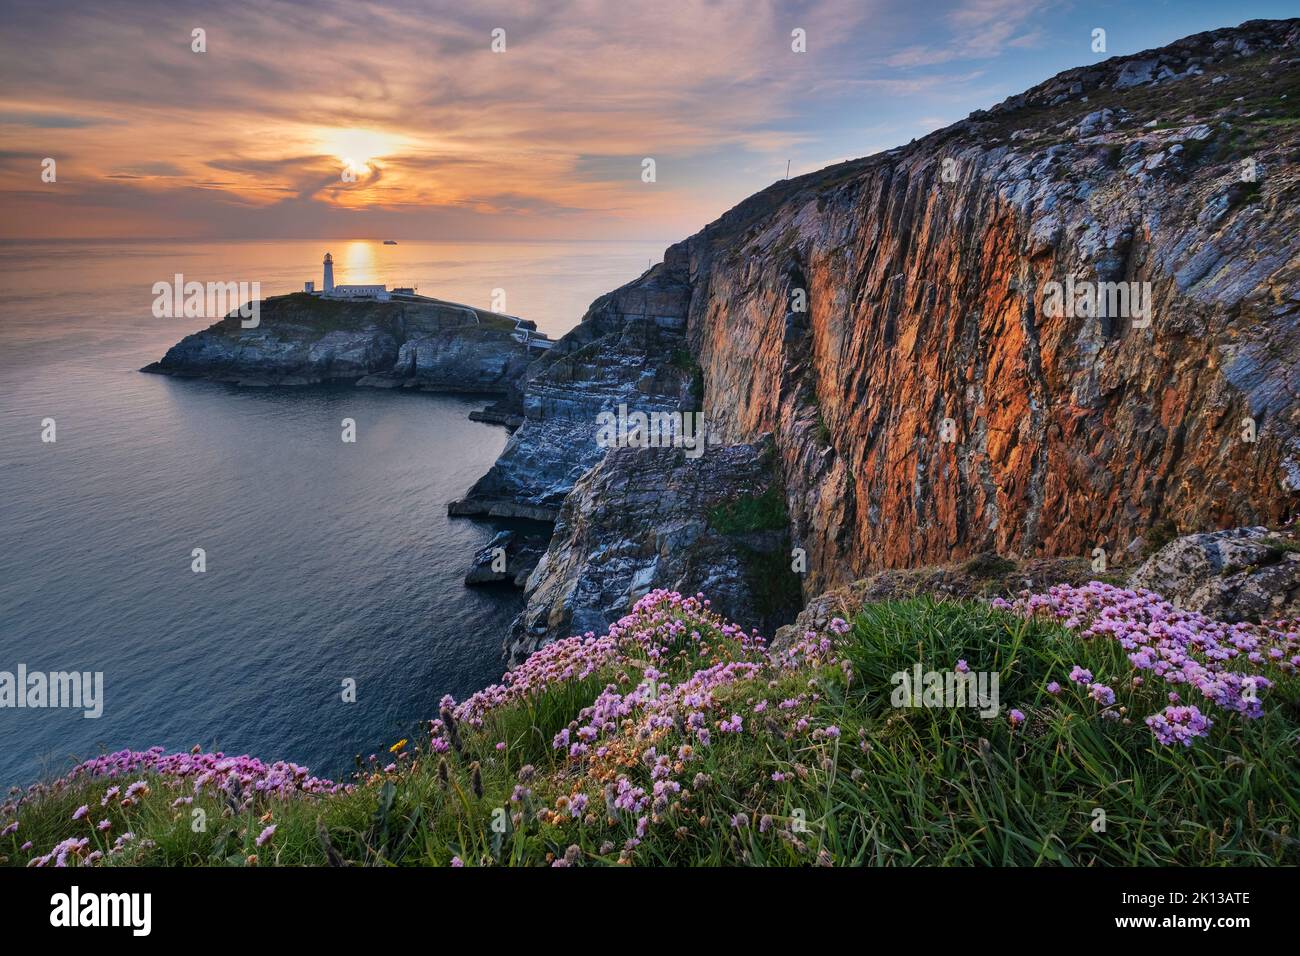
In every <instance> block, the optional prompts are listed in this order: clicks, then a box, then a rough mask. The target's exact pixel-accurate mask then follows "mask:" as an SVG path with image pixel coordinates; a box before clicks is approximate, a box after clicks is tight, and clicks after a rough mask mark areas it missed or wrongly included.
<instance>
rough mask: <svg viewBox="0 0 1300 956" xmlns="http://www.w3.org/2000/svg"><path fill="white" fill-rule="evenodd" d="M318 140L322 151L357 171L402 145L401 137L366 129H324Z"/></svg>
mask: <svg viewBox="0 0 1300 956" xmlns="http://www.w3.org/2000/svg"><path fill="white" fill-rule="evenodd" d="M318 142H319V147H320V149H321V151H322V152H325V153H328V154H330V155H331V156H334V157H335V158H336V159H337V160H338V161H339V162H340V163H341V164H343V165H344V166H350V167H352V168H353V169H354V170H356V171H357V172H365V171H368V170H369V169H370V164H371V163H372V162H374V161H375V160H378V159H382V158H383V157H385V156H389V155H392V154H393V153H396V152H399V151H400V150H401V149H402V147H403V141H402V139H401V137H398V136H394V135H392V134H390V133H379V132H376V131H374V130H368V129H331V130H324V131H323V132H321V134H320V136H319V140H318Z"/></svg>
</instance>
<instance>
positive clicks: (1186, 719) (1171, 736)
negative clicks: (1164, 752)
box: [1147, 705, 1214, 747]
mask: <svg viewBox="0 0 1300 956" xmlns="http://www.w3.org/2000/svg"><path fill="white" fill-rule="evenodd" d="M1213 725H1214V722H1213V721H1212V720H1210V718H1208V717H1206V716H1205V715H1203V714H1202V713H1201V712H1200V711H1199V710H1198V709H1197V708H1195V707H1175V706H1172V705H1171V706H1169V707H1166V708H1165V709H1164V713H1161V714H1152V715H1151V716H1150V717H1148V718H1147V726H1148V727H1150V728H1151V730H1152V732H1153V733H1154V734H1155V735H1156V739H1157V740H1159V741H1160V742H1161V743H1162V744H1165V745H1166V746H1168V745H1169V744H1182V745H1183V746H1184V747H1190V746H1191V745H1192V739H1193V738H1195V737H1208V736H1209V735H1210V728H1211V727H1212V726H1213Z"/></svg>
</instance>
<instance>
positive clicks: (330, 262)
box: [323, 252, 334, 295]
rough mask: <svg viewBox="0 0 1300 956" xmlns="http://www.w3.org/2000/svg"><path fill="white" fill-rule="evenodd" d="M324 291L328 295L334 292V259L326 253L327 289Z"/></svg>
mask: <svg viewBox="0 0 1300 956" xmlns="http://www.w3.org/2000/svg"><path fill="white" fill-rule="evenodd" d="M323 291H324V293H325V294H326V295H329V294H330V293H331V292H333V291H334V257H333V256H332V255H330V254H329V253H328V252H327V253H325V287H324V289H323Z"/></svg>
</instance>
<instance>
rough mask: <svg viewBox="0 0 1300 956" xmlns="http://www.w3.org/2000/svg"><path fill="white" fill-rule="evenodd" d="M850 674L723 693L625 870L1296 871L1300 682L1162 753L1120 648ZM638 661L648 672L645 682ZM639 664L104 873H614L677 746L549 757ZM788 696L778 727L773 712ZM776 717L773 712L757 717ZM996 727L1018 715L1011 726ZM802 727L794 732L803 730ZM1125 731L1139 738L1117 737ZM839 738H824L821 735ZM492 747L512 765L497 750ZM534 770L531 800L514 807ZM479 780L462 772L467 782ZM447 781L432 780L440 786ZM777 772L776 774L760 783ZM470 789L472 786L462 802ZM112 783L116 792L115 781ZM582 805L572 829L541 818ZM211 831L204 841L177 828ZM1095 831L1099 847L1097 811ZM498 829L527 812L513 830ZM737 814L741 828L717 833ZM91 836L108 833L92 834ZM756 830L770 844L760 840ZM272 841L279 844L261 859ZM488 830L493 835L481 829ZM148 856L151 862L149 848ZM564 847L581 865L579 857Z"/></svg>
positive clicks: (960, 612) (923, 624)
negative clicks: (924, 703)
mask: <svg viewBox="0 0 1300 956" xmlns="http://www.w3.org/2000/svg"><path fill="white" fill-rule="evenodd" d="M706 637H707V638H708V643H709V645H710V649H709V651H708V652H707V653H705V654H703V655H700V654H694V653H692V652H691V651H690V650H689V649H688V648H683V649H682V650H681V651H680V652H679V653H677V654H675V655H670V656H669V657H668V658H667V661H666V663H664V664H662V665H661V670H662V671H664V672H665V673H666V674H667V675H668V677H667V678H666V679H671V680H672V681H680V680H682V679H684V678H685V677H686V676H687V675H688V674H690V673H691V672H692V671H693V670H694V669H695V668H697V667H700V666H704V665H707V664H709V663H711V662H713V661H715V660H725V659H727V658H728V657H729V656H734V655H736V654H738V653H739V652H738V651H737V650H736V648H735V645H734V642H732V643H729V642H728V640H727V639H726V638H724V637H722V636H721V634H720V633H711V634H708V635H706ZM841 652H842V654H843V657H844V659H845V660H846V661H848V662H849V663H851V665H852V667H851V674H852V676H851V677H849V676H847V672H846V670H845V668H844V667H843V666H837V665H835V664H808V665H805V666H804V667H802V668H800V669H796V670H790V671H785V672H774V671H765V672H762V673H760V674H759V675H757V676H756V677H754V678H752V679H745V680H741V681H739V682H737V683H735V684H732V685H728V686H725V687H722V688H720V689H719V690H717V691H716V692H715V693H716V695H717V697H718V699H719V700H718V702H719V710H718V711H716V712H715V714H725V713H731V712H734V713H736V714H740V715H743V717H744V720H745V731H744V733H742V734H726V735H724V734H720V733H715V734H714V735H713V741H712V743H711V745H710V746H708V747H698V748H697V749H696V756H695V757H694V758H693V759H691V760H689V761H688V762H686V763H684V764H681V765H677V766H674V768H673V772H672V779H674V780H678V781H680V782H681V784H682V788H683V789H682V792H681V793H679V794H675V795H673V798H672V799H671V801H666V802H667V803H668V805H667V806H665V807H663V808H662V809H661V812H660V813H659V814H657V815H656V816H657V819H656V821H655V822H651V823H650V824H649V826H648V829H647V830H646V833H645V835H644V837H643V839H642V841H641V843H640V845H639V846H637V847H636V848H635V849H634V850H633V851H631V853H630V854H629V855H628V856H627V857H626V858H625V859H624V862H634V863H637V864H661V865H718V864H724V865H734V864H742V865H744V864H748V865H809V864H815V863H817V862H819V861H820V862H822V863H834V864H836V865H845V864H872V865H897V866H912V865H1040V864H1052V865H1063V866H1090V865H1101V864H1107V865H1119V866H1126V865H1170V864H1195V865H1210V866H1214V865H1243V864H1291V865H1294V864H1296V863H1300V842H1298V841H1297V839H1296V837H1297V834H1296V832H1295V831H1296V821H1297V820H1300V764H1298V763H1297V761H1296V759H1295V746H1296V739H1297V729H1298V728H1297V718H1298V716H1300V694H1298V689H1297V682H1296V680H1295V679H1294V678H1289V679H1287V680H1284V681H1281V682H1279V683H1278V685H1277V686H1276V687H1275V688H1274V689H1273V690H1271V691H1270V692H1269V694H1268V697H1267V698H1266V701H1265V703H1266V715H1265V716H1264V717H1263V718H1261V719H1260V720H1257V721H1248V720H1245V719H1244V718H1242V717H1240V716H1238V715H1229V714H1226V713H1224V712H1222V711H1220V710H1218V709H1214V710H1213V715H1214V718H1215V726H1214V728H1213V731H1212V732H1211V736H1210V737H1209V738H1208V739H1203V740H1198V741H1197V743H1196V745H1195V746H1194V747H1192V748H1190V749H1184V748H1181V747H1177V748H1167V747H1162V746H1160V745H1159V744H1157V743H1156V742H1155V740H1154V738H1153V736H1152V735H1151V733H1150V731H1149V730H1148V729H1147V728H1146V727H1145V726H1144V725H1143V724H1142V721H1141V719H1140V717H1141V715H1144V714H1148V713H1151V712H1153V711H1155V710H1158V709H1159V708H1160V707H1161V706H1162V705H1163V699H1162V690H1161V688H1158V687H1153V686H1146V687H1141V688H1136V689H1135V688H1133V687H1131V686H1129V685H1128V684H1127V681H1126V680H1125V679H1124V675H1126V674H1128V673H1129V668H1128V665H1127V662H1126V661H1125V660H1124V659H1123V655H1122V651H1121V650H1120V648H1119V647H1118V646H1117V645H1116V644H1115V643H1114V642H1109V641H1103V640H1100V639H1094V640H1090V641H1089V640H1084V639H1082V638H1080V637H1079V636H1078V635H1076V634H1074V633H1073V632H1071V631H1068V630H1066V629H1064V628H1063V627H1060V626H1059V625H1057V624H1054V623H1049V622H1046V621H1042V620H1030V621H1026V620H1024V619H1021V618H1019V617H1015V616H1011V615H1008V614H1005V613H1001V612H998V611H995V610H992V609H990V608H988V607H987V606H984V605H976V604H965V603H956V602H946V603H945V602H935V601H933V600H930V599H914V600H909V601H900V602H888V603H882V604H875V605H868V606H867V607H865V608H864V609H863V610H862V612H861V613H860V614H859V615H858V616H857V618H856V619H855V620H854V622H853V627H852V630H851V632H850V633H849V634H848V635H847V636H846V637H845V638H843V639H842V644H841ZM959 658H964V659H966V660H967V661H968V662H969V666H970V668H971V670H972V671H977V672H978V671H986V672H991V673H996V674H997V675H998V676H999V680H1000V696H1001V703H1002V707H1003V713H1002V714H1000V715H999V716H998V717H995V718H993V719H984V718H982V717H981V716H979V714H978V713H976V712H974V711H972V710H970V709H960V708H953V709H919V708H918V709H908V708H903V709H900V708H896V707H894V706H893V705H892V703H891V692H892V689H893V680H892V676H893V674H894V673H895V672H898V671H910V670H911V668H912V665H913V664H914V663H915V662H917V661H920V662H921V663H922V665H923V667H924V668H925V669H932V670H949V669H951V668H952V666H953V665H954V664H955V662H956V661H957V660H958V659H959ZM643 663H644V662H643ZM1076 663H1077V664H1081V665H1083V666H1086V667H1089V668H1090V669H1092V670H1093V671H1094V673H1096V674H1097V679H1098V680H1106V681H1108V682H1109V683H1110V684H1111V685H1112V686H1113V687H1114V689H1115V691H1116V693H1117V695H1118V699H1117V701H1116V703H1115V705H1114V706H1113V707H1112V708H1111V711H1113V712H1114V713H1115V714H1116V715H1117V716H1116V719H1106V718H1105V717H1103V716H1102V715H1101V714H1100V713H1099V710H1100V706H1099V705H1097V704H1096V703H1095V702H1093V701H1092V700H1091V699H1089V698H1087V697H1086V696H1084V695H1083V694H1081V693H1078V692H1077V691H1076V690H1075V688H1074V686H1073V685H1069V686H1067V688H1066V691H1065V693H1064V694H1062V695H1061V696H1060V697H1059V698H1058V697H1052V696H1051V695H1049V694H1047V693H1046V692H1045V691H1044V690H1043V687H1044V685H1045V683H1046V682H1047V681H1048V680H1051V679H1056V680H1058V681H1060V682H1061V683H1062V684H1067V685H1068V684H1069V682H1068V681H1067V680H1066V677H1065V675H1066V674H1067V673H1068V671H1069V669H1070V667H1071V666H1072V665H1074V664H1076ZM639 679H640V674H639V671H638V669H637V667H636V666H633V665H632V664H628V665H625V666H623V667H621V668H613V669H611V670H609V671H608V672H605V673H599V674H593V675H592V676H590V677H588V678H586V679H584V680H581V681H574V682H570V683H560V684H553V685H551V686H550V687H549V688H548V689H547V690H546V691H545V692H544V693H540V694H537V695H535V696H533V697H531V698H529V699H528V700H527V701H526V702H523V703H519V704H515V705H511V706H508V707H505V708H503V709H501V710H500V711H498V712H497V713H496V714H495V715H494V716H493V717H492V718H491V720H490V721H489V723H488V724H487V725H486V726H484V727H483V728H482V729H480V730H472V731H467V732H464V733H463V738H464V747H463V752H462V753H459V754H457V753H455V752H452V753H450V754H448V755H447V756H446V757H442V756H439V755H437V754H433V753H429V752H428V751H427V750H425V749H423V748H422V747H418V746H415V747H408V748H406V750H407V753H408V754H409V755H410V756H409V757H408V758H406V759H403V760H401V761H399V763H400V765H401V766H400V769H399V770H397V771H396V772H392V773H384V772H378V771H376V772H373V773H370V774H368V775H366V776H364V777H362V778H361V780H360V782H359V784H358V786H357V788H356V789H355V790H354V791H353V792H351V793H348V794H341V795H336V796H331V797H318V798H310V799H304V798H299V799H293V800H282V799H269V800H265V801H262V802H259V803H258V804H257V805H256V806H255V807H254V808H253V809H252V810H250V811H248V812H245V813H242V814H240V813H235V812H232V811H231V809H230V808H228V807H226V806H225V805H224V804H223V802H222V801H221V800H219V799H216V798H214V797H204V798H200V799H196V801H195V803H194V805H193V807H181V808H179V809H175V810H174V809H172V808H171V801H172V800H173V799H174V797H175V796H176V793H177V792H183V791H172V790H169V789H167V787H166V785H165V783H164V782H162V781H159V780H154V781H153V782H152V784H151V785H152V790H151V792H150V793H149V794H148V795H147V796H146V797H145V798H144V799H143V800H142V801H141V803H140V804H138V805H137V806H136V807H132V808H130V810H128V811H126V815H125V816H123V813H122V811H120V810H115V811H113V813H114V815H115V820H114V830H113V831H112V833H114V834H115V833H118V832H121V831H122V830H123V829H125V828H128V827H129V828H130V829H131V830H132V831H133V832H135V833H136V834H137V841H136V843H135V847H136V849H135V850H133V851H131V852H128V853H125V854H121V855H119V856H115V857H111V858H108V859H107V860H106V861H105V862H107V863H112V864H116V865H124V864H133V863H146V864H162V865H246V864H247V863H248V862H249V858H250V857H251V856H253V855H256V857H257V860H256V862H257V863H258V864H259V865H268V864H272V863H278V864H312V865H328V864H330V863H331V862H333V863H334V864H335V865H376V866H389V865H447V864H448V863H449V862H450V861H451V859H452V858H453V857H459V858H460V859H461V860H463V861H464V862H465V863H466V865H475V864H508V865H545V864H547V863H549V862H551V861H552V860H554V859H557V858H560V857H563V856H564V854H565V853H566V851H567V852H569V853H570V855H571V857H572V858H573V859H574V861H575V862H580V863H583V864H587V865H600V864H612V863H617V862H619V861H620V854H621V853H622V851H623V847H624V845H625V843H626V841H627V840H628V839H629V838H630V837H632V836H634V834H635V831H636V825H637V824H636V820H635V819H632V818H631V817H630V816H629V815H627V814H626V813H622V814H610V813H608V812H607V811H606V809H605V804H604V798H603V796H602V793H603V786H604V783H605V781H607V780H610V779H613V777H614V775H615V774H617V773H621V774H626V775H627V776H628V777H629V779H630V780H631V781H632V782H633V783H635V784H636V785H637V786H641V787H645V788H646V789H647V790H649V789H650V787H651V786H652V781H651V778H650V772H649V768H648V766H647V765H646V764H645V762H644V761H642V760H640V759H638V755H639V753H640V752H641V750H642V749H643V748H644V747H646V746H650V745H653V746H655V747H656V748H657V751H658V753H660V754H670V755H671V754H676V753H677V748H678V747H679V746H680V744H681V743H682V742H683V741H684V739H685V738H683V736H682V733H681V728H680V727H678V728H669V729H667V730H662V731H656V732H654V734H652V735H651V738H648V739H634V738H631V737H629V738H626V739H625V738H624V737H621V736H620V737H618V738H615V740H616V743H614V744H613V745H611V749H612V753H611V755H610V756H609V757H607V758H604V759H602V760H592V761H591V762H590V763H589V764H585V765H578V764H573V763H570V762H569V761H568V760H567V759H566V758H565V756H564V754H563V751H557V750H554V749H552V747H551V737H552V736H553V735H554V734H555V733H556V732H557V731H558V730H560V729H562V728H563V727H565V726H566V725H568V724H569V722H570V721H571V720H573V719H574V718H575V717H576V715H577V712H578V711H579V710H580V709H581V708H582V707H583V706H585V705H586V704H587V703H589V702H590V701H591V699H592V698H593V697H594V696H595V695H596V694H597V693H598V692H599V690H600V688H601V687H603V686H604V685H605V684H606V683H607V682H612V683H615V684H617V685H618V686H619V687H621V688H623V689H624V690H626V689H629V688H631V687H633V686H635V684H636V683H637V681H638V680H639ZM787 699H799V700H800V701H801V703H800V705H799V706H798V707H797V708H795V710H793V711H783V710H781V709H780V708H779V706H778V705H779V704H780V702H781V701H783V700H787ZM759 701H767V702H768V706H767V710H766V712H765V713H762V714H757V713H755V712H754V706H755V704H757V703H758V702H759ZM1008 707H1016V708H1019V709H1020V710H1022V711H1024V712H1025V714H1026V715H1027V716H1028V719H1027V720H1026V722H1025V723H1024V724H1023V725H1021V726H1020V727H1018V728H1014V729H1013V728H1012V727H1011V726H1010V724H1009V722H1008V721H1007V719H1006V717H1005V711H1006V709H1007V708H1008ZM796 718H801V719H805V720H807V721H808V722H809V725H808V727H807V729H806V730H803V731H795V729H794V725H793V721H794V720H795V719H796ZM1130 720H1131V722H1129V721H1130ZM831 725H834V726H836V727H838V728H839V731H840V735H839V737H838V738H836V737H830V736H827V735H826V734H825V733H813V731H816V730H819V729H820V730H823V731H824V729H825V728H827V727H829V726H831ZM499 740H500V741H505V742H506V744H507V746H506V749H505V750H504V751H501V752H498V751H497V750H496V748H495V744H496V742H497V741H499ZM525 764H529V765H532V766H533V767H535V768H536V769H535V775H534V776H533V777H532V779H531V780H530V781H529V783H528V785H529V786H530V787H531V789H532V791H533V794H532V797H531V798H530V799H529V800H528V801H527V802H526V804H525V805H524V807H523V808H521V807H520V805H519V804H511V803H510V793H511V790H512V788H513V787H514V786H515V784H516V782H517V779H518V775H519V772H520V769H521V767H522V766H523V765H525ZM476 767H477V768H478V770H477V773H476V772H475V769H474V768H476ZM444 771H445V777H446V779H445V782H444V779H443V777H444ZM773 773H778V774H781V775H784V779H779V780H777V781H774V780H773V779H772V775H773ZM476 779H477V780H478V781H479V782H478V783H476V782H475V781H476ZM119 782H124V781H119ZM107 785H108V783H107V782H106V781H103V780H99V781H81V782H79V783H77V784H75V785H74V786H73V787H71V788H70V789H68V790H66V791H64V792H62V793H58V794H55V795H52V796H48V797H45V798H43V799H41V800H38V801H36V802H34V803H30V804H27V805H24V806H23V807H22V808H21V811H20V816H19V819H20V820H21V825H22V828H21V831H20V833H19V834H17V835H16V836H15V837H12V838H5V839H4V840H0V856H5V857H7V858H8V862H9V863H11V864H19V865H20V864H22V863H24V862H25V861H26V859H28V858H29V856H30V854H29V853H23V852H21V851H19V850H18V848H17V845H18V842H19V840H25V839H29V840H33V841H34V842H35V844H36V851H33V852H43V851H46V850H48V849H49V847H50V846H52V845H53V844H54V843H55V842H56V841H58V840H60V839H62V838H64V837H66V836H69V835H73V834H74V833H76V832H80V833H82V834H83V835H84V833H85V832H86V827H85V824H84V822H83V823H82V824H80V827H81V830H80V831H78V830H76V827H77V826H78V825H77V824H72V823H70V822H69V819H70V817H71V814H72V811H73V810H74V809H75V808H76V807H77V806H78V805H79V804H81V803H90V804H91V806H92V807H95V808H96V810H98V800H99V796H100V795H101V794H102V793H103V791H104V789H105V787H106V786H107ZM578 792H583V793H585V794H587V795H588V797H589V799H590V803H589V805H588V808H587V809H588V812H587V814H586V815H585V819H572V818H571V817H570V815H569V814H567V813H564V814H561V815H557V816H556V817H555V818H553V819H552V818H550V817H549V815H548V814H544V815H543V818H541V819H539V817H538V811H539V810H541V809H543V808H552V809H554V808H555V807H556V806H557V801H560V806H563V800H564V799H565V798H567V797H568V796H569V795H571V794H574V793H578ZM196 808H197V809H202V810H203V811H205V813H206V815H207V821H208V826H207V827H206V828H205V829H204V830H202V831H200V832H195V830H194V828H193V827H192V825H191V822H192V819H193V817H192V811H193V810H194V809H196ZM1098 810H1101V811H1103V812H1104V815H1105V829H1104V831H1098V829H1096V828H1095V823H1094V821H1095V820H1096V819H1097V811H1098ZM512 811H520V815H519V816H518V817H517V818H515V819H513V820H512V819H511V813H512ZM737 814H745V815H747V817H748V819H749V821H750V824H751V825H750V826H748V827H742V828H736V827H734V826H733V825H732V817H733V815H737ZM92 816H93V817H97V816H99V814H98V813H92ZM764 817H767V818H768V821H767V822H768V823H769V824H770V825H769V826H767V828H766V832H760V830H759V827H758V823H759V821H760V820H762V819H763V818H764ZM268 820H273V821H274V822H275V823H276V825H277V831H276V833H275V836H274V838H273V839H272V840H271V842H270V843H269V844H268V845H267V846H265V847H262V848H257V847H255V846H254V845H253V841H254V838H255V837H256V835H257V834H258V833H259V832H260V831H261V830H262V828H263V826H264V825H265V824H266V822H267V821H268ZM494 822H495V826H494ZM147 841H152V842H151V844H150V843H149V842H147ZM570 848H576V849H570Z"/></svg>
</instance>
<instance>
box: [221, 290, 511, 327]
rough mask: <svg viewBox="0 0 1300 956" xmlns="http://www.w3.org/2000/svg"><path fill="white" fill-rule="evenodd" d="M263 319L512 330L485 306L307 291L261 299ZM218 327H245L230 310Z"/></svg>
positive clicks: (307, 324) (309, 324) (331, 324)
mask: <svg viewBox="0 0 1300 956" xmlns="http://www.w3.org/2000/svg"><path fill="white" fill-rule="evenodd" d="M262 312H263V314H262V319H263V320H264V321H265V322H267V324H273V325H281V324H286V325H301V326H302V327H304V328H307V329H310V330H313V331H320V332H334V331H349V330H355V329H360V328H364V327H366V326H368V325H372V324H384V323H388V322H396V321H397V320H399V319H400V318H402V317H403V316H412V317H417V318H418V317H420V316H421V315H429V316H436V317H438V318H439V319H440V320H445V324H446V327H447V328H456V329H457V330H458V331H463V332H465V333H467V334H475V333H480V332H483V331H494V332H513V331H514V328H515V323H514V320H513V319H512V318H510V317H509V316H504V315H498V314H497V313H495V312H490V311H488V310H486V309H477V308H474V307H473V306H468V305H461V304H459V303H456V302H444V301H442V300H441V299H431V300H429V301H427V302H404V301H399V300H391V301H387V302H379V301H371V300H368V299H358V300H348V299H327V298H325V297H323V296H319V295H309V294H308V293H306V292H293V293H290V294H289V295H281V296H272V297H271V298H268V299H264V300H263V302H262ZM218 328H220V329H221V331H222V332H223V333H224V334H226V335H230V336H234V337H239V336H240V335H241V334H242V333H244V332H245V331H246V330H245V329H244V328H243V326H242V325H241V318H240V316H239V315H238V314H232V315H229V316H227V317H226V318H224V319H222V320H221V322H220V323H218Z"/></svg>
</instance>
